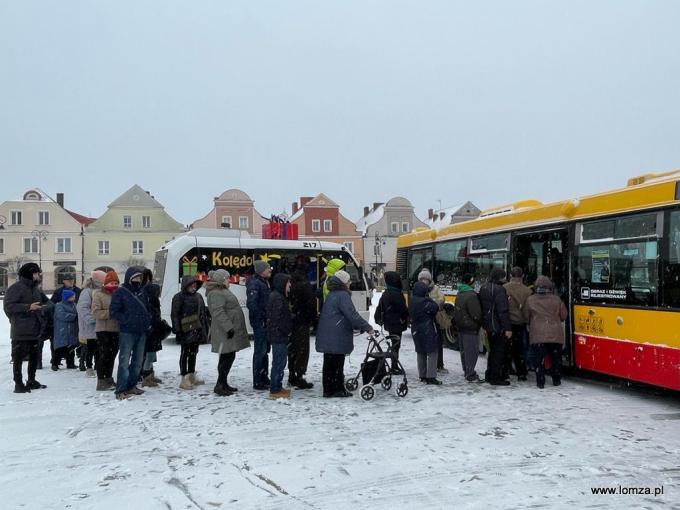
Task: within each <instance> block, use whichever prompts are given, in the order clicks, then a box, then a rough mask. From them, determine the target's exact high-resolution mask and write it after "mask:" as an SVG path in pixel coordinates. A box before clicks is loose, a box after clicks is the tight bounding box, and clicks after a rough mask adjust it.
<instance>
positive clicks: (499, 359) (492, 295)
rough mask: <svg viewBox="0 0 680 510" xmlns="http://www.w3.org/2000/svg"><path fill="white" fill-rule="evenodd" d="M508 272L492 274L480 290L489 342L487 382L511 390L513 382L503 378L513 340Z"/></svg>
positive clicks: (498, 269)
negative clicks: (506, 358) (507, 347)
mask: <svg viewBox="0 0 680 510" xmlns="http://www.w3.org/2000/svg"><path fill="white" fill-rule="evenodd" d="M504 280H505V271H504V270H503V269H500V268H495V269H492V270H491V274H490V275H489V280H488V281H487V283H485V284H484V285H483V286H482V288H481V289H480V290H479V300H480V302H481V304H482V314H483V321H484V323H483V325H484V329H485V330H486V334H487V336H488V338H489V356H488V357H487V369H486V375H485V377H486V381H487V382H488V383H489V384H492V385H494V386H507V385H509V384H510V381H508V380H506V379H505V378H504V377H503V361H504V359H505V344H506V342H507V341H508V340H509V339H510V338H512V322H511V321H510V305H509V303H508V293H507V291H506V290H505V288H504V287H503V281H504Z"/></svg>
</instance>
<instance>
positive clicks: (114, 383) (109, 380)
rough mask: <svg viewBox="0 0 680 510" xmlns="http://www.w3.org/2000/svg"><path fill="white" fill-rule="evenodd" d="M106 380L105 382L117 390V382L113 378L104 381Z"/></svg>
mask: <svg viewBox="0 0 680 510" xmlns="http://www.w3.org/2000/svg"><path fill="white" fill-rule="evenodd" d="M104 380H105V381H106V382H107V383H109V384H110V385H111V386H113V387H114V388H115V386H116V381H114V380H113V377H107V378H106V379H104Z"/></svg>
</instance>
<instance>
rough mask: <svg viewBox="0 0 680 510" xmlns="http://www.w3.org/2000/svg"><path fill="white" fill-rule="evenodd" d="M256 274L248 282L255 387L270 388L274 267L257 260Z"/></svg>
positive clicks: (247, 303) (247, 301)
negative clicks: (269, 319)
mask: <svg viewBox="0 0 680 510" xmlns="http://www.w3.org/2000/svg"><path fill="white" fill-rule="evenodd" d="M254 269H255V274H254V275H253V276H251V277H250V278H249V279H248V283H247V284H246V294H247V300H246V306H247V307H248V319H250V325H251V326H252V328H253V388H255V389H256V390H268V389H269V384H270V381H269V377H268V376H267V374H268V372H269V356H268V353H269V348H270V346H269V341H268V340H267V303H268V302H269V294H270V292H271V289H270V287H269V279H270V278H271V276H272V268H271V267H270V266H269V263H268V262H265V261H264V260H256V261H255V264H254Z"/></svg>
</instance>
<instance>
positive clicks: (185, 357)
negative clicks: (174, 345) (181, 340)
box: [179, 343, 200, 375]
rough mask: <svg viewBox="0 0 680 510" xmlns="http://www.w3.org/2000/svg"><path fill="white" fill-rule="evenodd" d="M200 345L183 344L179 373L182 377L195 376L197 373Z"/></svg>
mask: <svg viewBox="0 0 680 510" xmlns="http://www.w3.org/2000/svg"><path fill="white" fill-rule="evenodd" d="M199 345H200V344H198V343H195V344H182V350H181V351H180V354H179V373H180V374H182V375H187V374H193V373H194V372H195V371H196V355H197V354H198V347H199Z"/></svg>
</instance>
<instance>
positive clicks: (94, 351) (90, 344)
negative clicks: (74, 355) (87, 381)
mask: <svg viewBox="0 0 680 510" xmlns="http://www.w3.org/2000/svg"><path fill="white" fill-rule="evenodd" d="M97 365H99V345H98V342H97V339H96V338H88V339H87V344H86V345H85V366H86V367H87V368H94V369H95V370H96V369H97Z"/></svg>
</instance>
